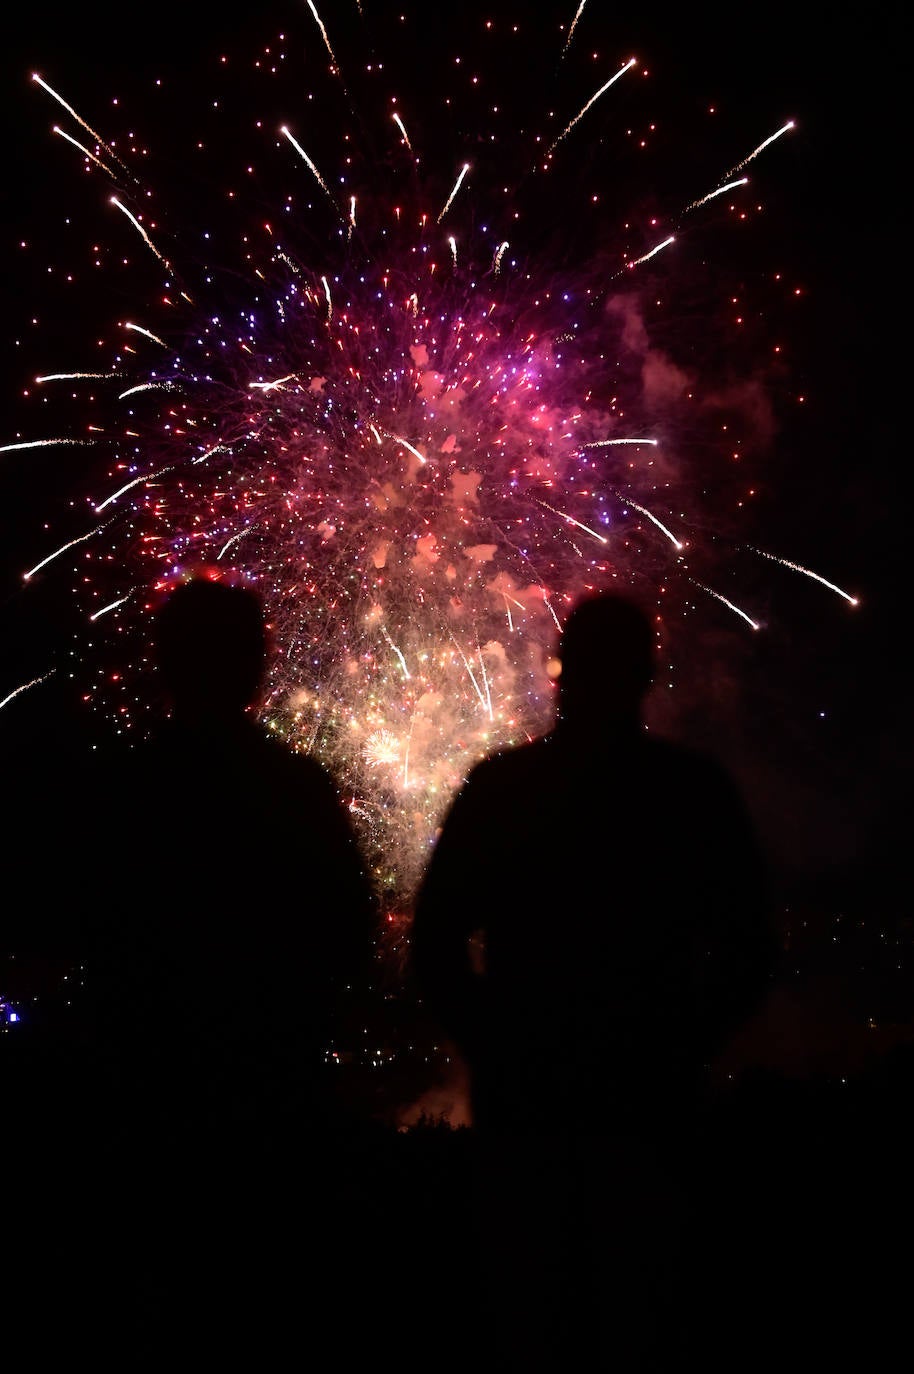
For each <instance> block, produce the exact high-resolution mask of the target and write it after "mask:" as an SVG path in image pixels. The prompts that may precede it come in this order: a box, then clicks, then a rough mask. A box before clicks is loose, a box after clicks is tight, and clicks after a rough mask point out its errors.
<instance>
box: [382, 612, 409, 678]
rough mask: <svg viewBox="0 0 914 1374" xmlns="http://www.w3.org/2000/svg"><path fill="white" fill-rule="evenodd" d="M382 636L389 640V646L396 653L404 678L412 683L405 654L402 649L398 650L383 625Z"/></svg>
mask: <svg viewBox="0 0 914 1374" xmlns="http://www.w3.org/2000/svg"><path fill="white" fill-rule="evenodd" d="M381 634H382V635H383V636H384V638H385V639H386V640H387V642H388V644H389V645H390V647H391V648H392V649H393V651H394V653H395V654H396V655H397V658H398V659H399V660H400V667H401V669H402V670H403V676H404V677H405V678H406V680H407V682H409V681H411V679H410V675H409V669H408V668H407V666H406V659H405V658H404V657H403V652H402V650H401V649H398V648H397V646H396V644H395V643H394V642H393V640H392V639H391V637H390V635H389V634H388V633H387V630H386V629H385V627H384V626H383V625H382V626H381Z"/></svg>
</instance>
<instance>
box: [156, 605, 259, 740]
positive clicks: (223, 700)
mask: <svg viewBox="0 0 914 1374" xmlns="http://www.w3.org/2000/svg"><path fill="white" fill-rule="evenodd" d="M157 642H158V660H159V668H160V670H161V672H162V677H163V679H164V682H165V686H166V688H167V689H168V691H169V693H170V695H171V697H172V699H173V701H174V705H175V710H176V711H177V712H178V713H179V714H193V715H195V716H199V715H205V716H224V715H226V714H227V713H232V712H238V711H242V710H244V708H245V707H246V706H249V705H250V704H251V702H252V701H253V700H254V697H255V696H256V694H257V688H258V686H259V685H260V680H261V677H262V675H263V667H264V660H265V655H266V638H265V634H264V624H263V612H262V610H261V606H260V602H259V600H258V599H257V597H256V596H255V594H254V593H253V592H252V591H249V590H248V589H247V588H245V587H232V586H229V585H227V584H226V583H224V582H210V581H208V580H206V579H204V578H200V579H197V580H195V581H192V582H185V583H184V584H183V585H182V586H180V587H178V588H177V590H176V591H174V592H172V594H171V596H170V597H169V598H168V600H167V601H166V602H165V605H164V606H163V607H162V609H161V610H160V612H159V615H158V623H157Z"/></svg>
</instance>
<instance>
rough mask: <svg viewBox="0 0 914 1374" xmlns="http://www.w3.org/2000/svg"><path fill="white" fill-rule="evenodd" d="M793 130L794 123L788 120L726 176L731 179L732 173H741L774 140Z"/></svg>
mask: <svg viewBox="0 0 914 1374" xmlns="http://www.w3.org/2000/svg"><path fill="white" fill-rule="evenodd" d="M795 128H796V122H795V121H794V120H792V119H788V121H787V123H786V124H784V125H782V127H781V128H780V129H778V130H777V132H776V133H773V134H771V135H770V136H769V137H768V138H766V139H765V140H764V141H763V142H762V143H760V144H759V145H758V147H757V148H753V149H752V152H751V153H750V154H749V156H748V157H744V158H743V160H742V162H738V163H737V164H736V166H735V167H731V168H730V170H729V172H728V173H727V176H728V177H732V175H733V173H734V172H741V171H742V170H743V168H744V167H745V166H747V165H748V164H749V163H750V162H751V161H752V159H753V158H754V157H758V155H759V153H761V152H762V151H763V150H764V149H765V148H767V147H768V145H769V144H771V143H773V142H774V141H775V139H776V138H780V137H781V135H782V134H786V133H787V132H788V131H789V130H790V129H795Z"/></svg>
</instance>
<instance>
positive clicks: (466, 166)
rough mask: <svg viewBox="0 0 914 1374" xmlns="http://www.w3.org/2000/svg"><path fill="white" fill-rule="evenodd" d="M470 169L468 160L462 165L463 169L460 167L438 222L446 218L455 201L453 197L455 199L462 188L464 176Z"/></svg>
mask: <svg viewBox="0 0 914 1374" xmlns="http://www.w3.org/2000/svg"><path fill="white" fill-rule="evenodd" d="M469 170H470V164H469V163H468V162H465V163H464V164H463V166H462V167H461V169H460V173H459V175H458V177H457V180H456V181H455V182H454V189H453V190H452V191H451V194H450V195H449V196H448V198H447V200H446V201H445V202H444V209H443V210H442V211H441V214H440V215H439V216H438V220H437V222H438V224H440V223H441V221H442V220H443V219H444V217H445V215H446V214H447V212H448V210H449V209H450V208H451V202H452V201H453V199H454V197H455V196H456V194H457V192H458V191H459V190H460V185H461V182H462V181H463V179H464V177H465V176H466V174H467V172H468V171H469Z"/></svg>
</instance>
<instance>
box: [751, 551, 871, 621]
mask: <svg viewBox="0 0 914 1374" xmlns="http://www.w3.org/2000/svg"><path fill="white" fill-rule="evenodd" d="M746 547H747V548H748V549H751V550H752V552H753V553H757V554H758V555H759V557H761V558H770V559H771V562H772V563H780V565H781V567H782V568H790V570H791V572H795V573H802V575H803V576H804V577H811V578H812V580H813V582H821V583H822V586H823V587H827V588H828V590H829V591H830V592H837V594H838V596H843V597H844V600H845V601H847V602H848V603H849V604H850V605H851V606H859V605H860V601H859V598H858V597H856V596H851V594H850V592H846V591H844V590H843V589H842V588H841V587H839V586H837V584H836V583H834V582H829V580H828V578H827V577H823V576H822V575H821V573H817V572H813V570H812V568H804V567H803V565H802V563H792V562H791V560H790V559H789V558H779V557H778V555H777V554H776V553H766V552H765V550H764V549H757V548H756V547H755V546H754V544H747V545H746Z"/></svg>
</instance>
